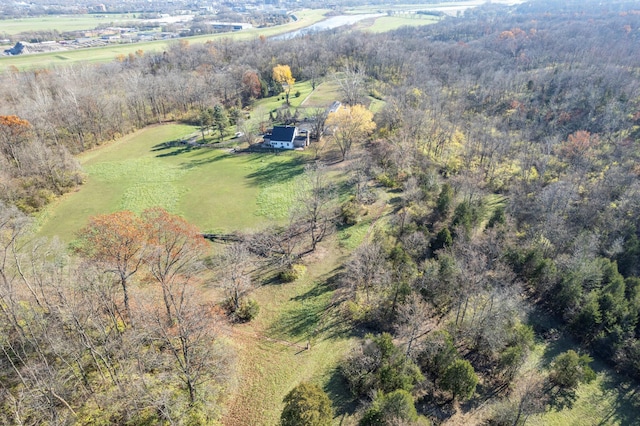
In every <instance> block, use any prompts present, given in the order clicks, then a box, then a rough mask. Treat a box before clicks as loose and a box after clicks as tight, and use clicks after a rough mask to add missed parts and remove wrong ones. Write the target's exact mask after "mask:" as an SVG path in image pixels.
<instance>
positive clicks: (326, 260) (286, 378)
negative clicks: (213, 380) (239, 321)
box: [223, 241, 355, 426]
mask: <svg viewBox="0 0 640 426" xmlns="http://www.w3.org/2000/svg"><path fill="white" fill-rule="evenodd" d="M327 243H328V244H333V242H331V241H327ZM320 250H324V255H323V257H322V259H321V260H320V261H314V262H313V263H311V264H309V265H308V270H307V274H306V275H305V276H304V277H302V278H301V279H300V280H298V281H296V282H294V283H289V284H269V285H265V286H263V287H260V288H259V289H258V290H256V291H255V292H254V293H253V295H252V297H254V298H255V299H256V300H257V301H258V303H259V304H260V314H259V315H258V317H257V318H256V319H255V320H254V321H253V322H251V323H249V324H243V325H239V326H235V327H234V332H235V333H234V334H235V336H234V341H235V342H236V344H237V349H238V353H239V356H240V369H241V371H242V373H241V383H240V386H239V388H238V392H237V394H236V395H234V398H233V402H232V404H231V406H230V411H229V413H228V414H227V416H226V417H225V419H223V423H224V424H225V425H227V426H235V425H247V424H255V425H273V424H277V423H278V419H279V416H280V412H281V411H282V406H283V405H282V398H283V397H284V396H285V395H286V393H287V392H289V390H291V389H292V388H293V387H294V386H296V385H297V384H298V383H300V382H301V381H312V382H314V383H317V384H318V385H320V386H323V387H324V388H325V389H326V390H327V391H328V393H329V394H330V395H331V396H332V399H333V400H334V403H335V402H336V398H339V396H340V395H342V393H344V389H343V388H342V387H341V385H340V384H339V383H338V382H337V381H336V380H337V379H336V367H337V364H338V362H339V361H340V360H341V359H342V358H343V356H344V355H345V354H346V353H347V352H348V351H349V349H350V348H351V347H352V346H353V344H354V342H355V336H353V335H352V334H351V332H350V330H349V329H348V327H347V326H346V325H345V324H344V322H343V321H341V319H340V317H339V313H338V312H337V310H336V308H335V306H334V304H333V296H334V290H333V289H332V287H331V286H329V285H328V284H327V283H328V282H330V281H331V280H332V278H333V277H334V276H335V274H336V270H335V268H336V266H337V265H338V264H339V263H340V260H341V259H340V255H339V254H338V253H339V250H336V249H335V247H326V246H325V247H321V248H320ZM308 341H310V344H311V348H310V349H309V350H307V349H306V345H307V342H308ZM343 397H344V398H345V399H346V396H343ZM338 402H339V401H338ZM337 408H338V410H336V411H337V415H340V413H341V411H342V410H341V409H340V407H337ZM336 421H338V419H336Z"/></svg>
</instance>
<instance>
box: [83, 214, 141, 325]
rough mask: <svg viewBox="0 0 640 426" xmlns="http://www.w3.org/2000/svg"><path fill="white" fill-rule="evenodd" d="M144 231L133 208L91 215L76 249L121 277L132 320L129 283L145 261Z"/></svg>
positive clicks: (127, 308) (126, 309)
mask: <svg viewBox="0 0 640 426" xmlns="http://www.w3.org/2000/svg"><path fill="white" fill-rule="evenodd" d="M145 231H146V229H145V226H144V224H143V222H142V220H140V218H138V216H136V215H135V214H134V213H132V212H130V211H121V212H116V213H111V214H106V215H100V216H94V217H92V218H91V219H90V220H89V224H88V225H87V226H86V227H85V228H83V229H82V230H81V231H80V234H79V240H80V244H79V246H78V249H77V251H78V252H79V253H80V254H81V255H82V256H84V257H86V258H88V259H90V260H92V261H94V262H95V263H96V264H97V265H99V266H100V267H101V268H102V269H103V270H104V271H105V272H112V273H114V274H115V275H116V276H117V277H118V280H119V283H120V286H121V287H122V292H123V297H124V307H125V311H126V313H127V317H128V318H129V319H130V318H131V310H130V307H129V292H128V287H127V285H128V280H129V278H131V276H132V275H133V274H135V273H136V272H137V271H138V269H139V268H140V265H141V264H142V262H143V259H144V253H145V248H146V245H147V244H146V232H145Z"/></svg>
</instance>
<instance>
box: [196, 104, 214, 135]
mask: <svg viewBox="0 0 640 426" xmlns="http://www.w3.org/2000/svg"><path fill="white" fill-rule="evenodd" d="M212 124H213V110H212V109H211V108H204V109H202V110H201V111H200V114H198V126H199V127H200V132H202V142H204V134H205V132H206V131H207V130H209V128H210V127H211V125H212Z"/></svg>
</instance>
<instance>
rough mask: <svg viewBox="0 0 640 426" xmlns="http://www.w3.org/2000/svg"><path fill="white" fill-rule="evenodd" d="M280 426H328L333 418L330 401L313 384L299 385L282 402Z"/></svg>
mask: <svg viewBox="0 0 640 426" xmlns="http://www.w3.org/2000/svg"><path fill="white" fill-rule="evenodd" d="M283 402H284V404H285V406H284V410H282V415H281V416H280V424H281V425H282V426H330V425H331V420H332V418H333V408H332V407H331V400H330V399H329V397H328V396H327V394H326V393H325V392H324V391H323V390H322V389H321V388H320V387H319V386H317V385H314V384H313V383H306V382H303V383H300V384H299V385H298V386H296V387H295V388H293V389H292V390H291V391H290V392H289V393H288V394H287V396H285V397H284V400H283Z"/></svg>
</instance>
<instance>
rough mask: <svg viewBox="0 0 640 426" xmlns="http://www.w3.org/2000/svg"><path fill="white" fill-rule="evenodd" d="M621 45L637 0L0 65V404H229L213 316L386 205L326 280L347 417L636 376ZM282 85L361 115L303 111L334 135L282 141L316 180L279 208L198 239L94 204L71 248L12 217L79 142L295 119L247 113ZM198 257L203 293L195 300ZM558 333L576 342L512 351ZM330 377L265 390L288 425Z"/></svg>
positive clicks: (39, 203)
mask: <svg viewBox="0 0 640 426" xmlns="http://www.w3.org/2000/svg"><path fill="white" fill-rule="evenodd" d="M639 41H640V7H638V6H637V4H636V3H635V2H633V1H610V2H607V3H606V4H602V3H601V2H596V1H573V2H556V1H551V0H533V1H530V2H527V3H523V4H520V5H516V6H511V7H507V6H501V5H491V4H487V5H484V6H482V7H478V8H475V9H469V10H467V11H466V12H465V14H464V16H461V17H458V18H450V19H443V20H442V21H441V22H439V23H437V24H434V25H428V26H423V27H416V28H402V29H399V30H396V31H392V32H387V33H381V34H372V33H363V32H359V31H355V30H353V31H347V30H344V29H336V30H331V31H327V32H322V33H317V34H308V35H305V36H303V37H298V38H293V39H286V40H281V39H280V40H277V39H265V38H258V39H256V40H253V41H248V42H245V41H242V42H241V41H231V40H221V41H216V42H207V43H204V44H189V43H188V42H186V41H180V42H176V43H175V44H173V45H171V47H170V48H169V49H167V50H166V51H164V52H161V53H147V52H143V51H139V52H138V53H137V54H135V55H130V56H128V57H119V58H117V59H114V61H113V62H110V63H107V64H83V65H79V66H71V67H59V68H53V69H37V70H30V71H18V70H12V71H7V72H5V73H4V74H2V75H0V99H2V101H1V102H0V188H1V189H0V330H1V332H0V348H2V351H1V352H0V384H1V385H0V413H1V414H0V423H1V424H7V425H13V424H25V425H26V424H52V425H53V424H87V425H88V424H105V425H106V424H136V425H139V424H189V425H197V424H231V423H229V422H228V421H227V420H226V417H225V407H226V405H225V404H226V403H227V400H226V395H227V394H228V393H229V392H230V389H232V388H233V386H234V383H235V382H236V381H237V380H238V374H240V373H238V372H237V370H236V368H235V363H234V350H233V345H232V343H231V342H229V339H228V338H226V337H225V336H226V335H227V329H229V328H233V327H236V324H238V323H243V322H248V321H251V320H252V319H253V318H254V317H255V316H256V315H260V312H259V311H260V309H259V308H260V307H259V306H257V304H256V302H255V300H253V299H252V297H251V294H252V292H253V291H255V289H256V288H258V287H260V286H262V285H267V283H268V282H269V281H270V280H276V281H281V282H289V284H287V285H296V284H295V283H296V280H297V279H298V278H299V276H300V274H301V273H302V270H303V269H304V266H303V265H304V264H305V263H308V262H313V261H314V260H313V256H314V253H317V252H318V251H321V250H322V249H323V248H324V250H332V247H333V246H332V245H331V244H332V242H331V241H332V239H333V238H334V237H335V235H336V232H337V230H341V229H349V227H351V226H353V225H355V224H357V223H358V222H359V221H361V220H363V217H364V216H366V215H368V214H374V210H375V209H377V206H380V205H382V206H383V207H382V210H380V211H379V212H378V214H379V219H378V222H379V226H376V227H375V228H374V229H373V232H372V235H371V236H370V238H365V239H364V240H363V241H362V243H361V244H359V245H358V246H357V247H354V248H353V249H352V250H348V251H347V252H346V253H345V256H344V258H343V261H341V264H340V267H339V268H338V270H337V272H336V273H335V274H334V275H333V276H332V277H331V279H329V280H327V281H328V282H327V283H326V285H327V286H330V287H331V289H332V291H333V293H332V294H333V298H332V303H333V304H334V305H335V306H337V307H338V309H337V312H339V315H340V319H341V322H342V323H344V324H347V325H348V327H349V329H350V330H351V332H352V334H353V336H355V338H356V342H357V343H356V344H355V345H353V347H352V348H350V350H348V351H346V352H345V353H344V354H342V360H341V361H340V363H339V365H337V366H335V369H336V371H338V372H339V375H340V379H341V382H340V383H341V386H342V387H343V388H344V389H346V390H347V393H348V394H349V395H350V404H351V407H353V408H352V409H351V412H350V414H349V416H348V419H349V420H348V421H349V422H350V423H340V424H360V425H385V424H387V425H421V424H454V423H455V422H456V421H457V422H458V424H461V422H462V423H464V424H486V425H523V424H525V423H528V422H535V421H536V420H535V419H536V418H538V419H539V417H536V416H541V415H544V413H547V412H550V411H553V410H562V409H570V408H571V406H572V403H573V402H574V401H575V400H576V397H577V396H576V389H577V388H578V386H580V384H581V383H588V382H590V381H592V380H594V378H595V372H594V370H593V369H592V364H593V363H594V360H595V361H597V362H600V363H602V364H603V365H605V366H606V368H607V369H610V370H611V371H614V372H617V373H619V374H620V376H621V377H622V378H623V381H624V386H626V387H628V388H632V389H637V386H638V380H640V322H639V318H638V316H639V314H640V263H639V261H640V216H639V215H638V212H639V211H640V167H639V166H638V160H639V159H640V158H639V157H640V150H639V148H638V147H637V146H636V144H637V143H640V55H638V47H637V46H638V42H639ZM285 64H286V65H287V66H288V69H289V70H290V72H291V75H290V76H289V77H287V78H289V80H286V79H285V80H282V78H280V77H278V75H277V73H275V72H274V69H275V68H278V67H281V66H282V65H285ZM287 81H289V82H287ZM294 81H295V82H303V81H308V82H311V85H312V86H313V88H314V89H315V87H316V86H317V85H319V84H321V83H322V82H326V81H335V83H336V84H338V86H339V88H340V91H341V95H342V99H340V100H341V101H342V102H343V103H344V104H345V105H348V106H349V109H348V111H349V112H351V115H350V116H349V117H347V118H341V117H339V116H338V115H337V114H333V115H332V114H329V115H328V116H327V114H326V113H324V112H322V111H320V110H318V111H315V112H314V114H315V115H314V119H316V120H317V121H318V122H319V123H320V124H319V125H317V127H316V131H315V133H316V135H315V136H316V137H317V138H318V139H320V138H321V139H322V140H324V141H325V142H324V144H322V145H321V144H320V143H319V142H314V143H317V144H318V145H317V146H318V148H316V149H315V150H314V151H315V152H314V153H313V154H314V155H304V156H301V157H300V161H302V162H304V176H305V179H306V182H307V183H306V188H307V189H308V191H307V193H306V194H305V196H304V197H302V198H301V199H300V200H299V202H298V203H297V208H296V209H295V210H294V211H293V212H292V213H291V215H290V219H289V220H288V221H287V223H286V224H284V225H279V226H273V227H268V228H267V229H264V230H261V231H249V230H238V232H236V233H234V234H233V236H232V238H231V240H230V241H226V242H225V243H214V245H215V247H216V248H215V249H213V250H212V249H211V247H212V245H211V244H212V243H210V242H207V241H206V240H204V239H203V237H202V235H201V232H202V230H198V229H197V228H196V227H195V226H194V225H192V224H190V223H187V222H186V221H185V220H184V219H182V218H181V217H178V216H176V215H173V214H171V213H169V212H167V211H165V210H163V209H161V208H152V209H148V210H145V211H144V212H143V213H141V214H134V213H132V212H127V211H122V212H115V213H109V214H105V215H101V216H95V217H92V218H91V219H90V221H89V223H87V224H86V225H85V226H84V227H83V229H82V231H81V232H79V233H78V235H76V236H75V239H74V241H73V243H72V244H70V245H69V246H65V245H64V244H62V243H61V242H60V241H58V240H56V239H53V240H51V241H48V240H42V239H35V238H33V237H32V236H31V235H30V232H31V226H32V223H33V221H34V219H33V215H34V214H36V213H37V212H38V211H40V210H41V209H43V208H44V207H45V206H46V205H48V204H49V203H51V202H53V201H54V200H56V199H57V198H58V197H60V196H62V195H63V194H65V193H68V192H71V191H77V190H78V189H80V190H81V188H82V185H83V181H84V178H85V176H84V172H83V170H82V168H81V167H80V164H79V163H78V161H77V160H76V158H75V156H76V155H78V154H80V153H82V152H86V151H89V150H92V149H95V148H96V147H98V146H101V145H103V144H108V143H110V141H112V140H115V139H117V138H119V137H121V136H123V135H126V134H129V133H132V132H134V131H136V130H138V129H142V128H145V127H147V126H151V125H157V124H161V123H167V122H183V123H190V124H194V125H196V126H200V127H212V126H215V122H216V120H217V119H215V117H214V116H212V114H213V113H214V112H216V114H218V116H224V119H218V120H217V121H218V125H220V126H222V127H228V126H233V125H235V126H236V128H237V129H239V130H240V129H241V130H242V134H243V137H244V138H245V139H246V141H247V142H252V141H253V139H254V137H255V136H257V135H259V134H260V132H261V131H262V130H264V128H266V127H269V126H271V125H273V124H274V123H275V124H280V123H284V122H285V121H287V123H288V122H295V121H296V120H297V119H300V117H297V116H296V115H295V114H293V115H292V113H291V112H290V109H289V107H288V105H286V104H284V105H283V106H282V107H280V108H278V109H277V110H274V111H272V112H271V114H270V117H271V120H272V121H271V122H265V123H260V124H259V125H254V124H252V123H250V122H249V121H246V122H245V119H246V117H248V116H249V115H251V113H252V105H254V103H255V102H256V101H257V100H259V99H261V98H266V97H270V96H280V94H281V93H282V92H283V82H284V85H285V88H284V89H287V96H286V100H287V103H288V102H289V93H288V87H289V86H293V82H294ZM289 83H291V84H289ZM293 87H295V86H293ZM293 90H294V91H295V88H294V89H293ZM291 96H292V97H293V96H294V95H293V93H292V94H291ZM283 100H284V96H283ZM372 100H379V101H382V105H383V106H382V107H381V108H379V109H377V111H375V113H373V112H369V111H368V110H367V109H366V108H367V107H368V106H369V104H370V103H371V102H372ZM356 112H358V114H359V115H357V114H356ZM358 117H359V118H358ZM358 120H359V121H358ZM356 121H357V123H356V124H358V123H360V125H355V126H354V122H356ZM220 123H223V124H220ZM349 126H352V127H349ZM261 127H262V128H261ZM328 128H331V131H326V130H327V129H328ZM220 135H221V136H222V130H220ZM203 138H204V133H203ZM338 171H340V172H341V173H342V172H344V178H342V179H339V180H337V179H336V178H335V176H336V173H337V172H338ZM374 206H375V209H374ZM212 277H213V278H212ZM207 280H213V281H216V282H218V283H219V284H220V288H221V289H222V292H223V293H224V298H222V299H223V300H220V301H219V303H209V302H207V303H203V302H202V300H203V298H202V294H203V292H204V291H205V290H204V283H205V282H206V281H207ZM559 338H563V339H567V340H568V341H570V342H571V347H570V348H567V350H565V351H562V352H561V353H559V354H557V355H555V356H554V357H553V358H552V359H550V360H549V362H548V363H547V364H546V365H538V366H536V367H534V368H530V366H529V367H527V365H528V360H530V359H531V356H532V354H533V352H534V347H535V346H536V345H537V344H544V343H546V342H553V341H555V340H557V339H559ZM307 349H309V346H307ZM311 350H313V348H312V349H311ZM325 391H326V389H323V388H322V387H321V386H318V383H307V382H304V383H301V384H299V386H296V387H294V388H293V390H291V392H289V393H288V394H286V396H285V395H282V396H281V401H283V404H284V405H283V406H284V410H283V411H282V416H281V420H280V422H281V424H283V425H285V424H286V425H300V424H309V425H330V424H338V422H340V419H339V418H338V414H337V413H338V412H344V411H345V410H346V409H344V407H342V408H340V407H337V405H339V404H343V403H342V402H339V401H337V400H335V398H333V397H332V394H331V393H329V395H327V392H325ZM332 399H333V401H332ZM332 404H333V405H334V408H333V409H332V408H331V405H332ZM633 404H634V405H633V407H634V409H635V410H636V413H637V410H638V409H640V402H638V401H635V402H634V403H633ZM487 406H488V407H490V409H486V407H487ZM474 413H480V414H478V415H476V416H475V417H468V418H466V417H460V415H474ZM471 419H473V420H471ZM601 420H602V419H598V421H601ZM611 421H613V422H614V423H618V424H634V422H637V419H635V418H633V417H631V416H629V417H625V416H624V414H620V413H618V417H616V418H615V419H613V420H611ZM237 424H241V423H237ZM537 424H540V423H537Z"/></svg>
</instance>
